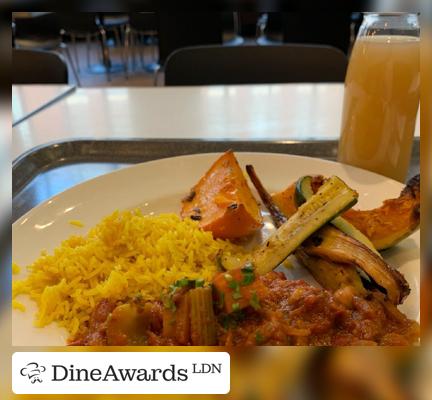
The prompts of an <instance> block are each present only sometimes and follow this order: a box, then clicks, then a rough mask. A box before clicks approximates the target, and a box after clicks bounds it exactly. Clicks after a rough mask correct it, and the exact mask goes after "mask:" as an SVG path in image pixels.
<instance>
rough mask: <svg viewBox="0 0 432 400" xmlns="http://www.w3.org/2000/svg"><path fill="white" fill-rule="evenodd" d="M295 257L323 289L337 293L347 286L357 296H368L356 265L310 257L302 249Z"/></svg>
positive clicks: (297, 251)
mask: <svg viewBox="0 0 432 400" xmlns="http://www.w3.org/2000/svg"><path fill="white" fill-rule="evenodd" d="M295 255H296V257H297V259H298V260H299V261H300V262H301V263H302V264H303V265H304V266H305V267H306V269H307V270H308V271H309V272H310V274H311V275H312V276H313V277H314V279H315V280H316V281H317V282H318V283H319V284H320V285H321V286H322V287H323V288H325V289H327V290H331V291H332V292H335V291H336V290H338V289H341V288H343V287H345V286H351V287H352V288H353V289H354V291H355V293H356V295H358V296H362V297H364V296H366V294H367V291H366V289H365V287H364V286H363V282H362V280H361V278H360V275H359V274H358V272H357V268H356V267H355V266H354V265H349V264H344V265H342V264H336V263H334V262H330V261H327V260H324V259H322V258H319V257H312V256H309V255H308V254H307V253H306V252H305V251H304V250H303V248H301V247H300V248H299V249H297V250H296V252H295Z"/></svg>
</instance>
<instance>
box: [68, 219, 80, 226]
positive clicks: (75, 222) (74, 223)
mask: <svg viewBox="0 0 432 400" xmlns="http://www.w3.org/2000/svg"><path fill="white" fill-rule="evenodd" d="M69 223H70V224H71V225H73V226H76V227H77V228H83V227H84V224H83V223H82V221H80V220H78V219H71V220H70V221H69Z"/></svg>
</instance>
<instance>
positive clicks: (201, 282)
mask: <svg viewBox="0 0 432 400" xmlns="http://www.w3.org/2000/svg"><path fill="white" fill-rule="evenodd" d="M203 286H204V279H202V278H199V279H197V280H196V281H195V287H196V288H198V287H203Z"/></svg>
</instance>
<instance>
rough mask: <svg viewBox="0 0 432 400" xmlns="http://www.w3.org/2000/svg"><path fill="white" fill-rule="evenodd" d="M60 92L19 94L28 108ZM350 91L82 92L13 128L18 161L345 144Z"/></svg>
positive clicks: (289, 87) (320, 87) (322, 87)
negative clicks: (59, 146)
mask: <svg viewBox="0 0 432 400" xmlns="http://www.w3.org/2000/svg"><path fill="white" fill-rule="evenodd" d="M52 90H55V89H54V88H53V86H52V85H51V87H46V86H45V87H41V86H32V87H30V86H28V87H25V88H22V85H19V86H17V87H16V88H15V91H19V92H20V93H21V96H22V100H21V103H26V104H27V103H30V102H31V101H34V99H37V98H41V97H42V96H44V95H45V93H49V92H50V91H52ZM343 90H344V87H343V84H338V83H336V84H335V83H332V84H273V85H232V86H231V85H230V86H198V87H197V86H195V87H145V88H135V87H117V88H112V87H110V88H78V89H76V90H75V91H74V92H73V93H72V94H71V95H69V96H67V97H64V98H62V99H61V100H59V101H57V102H55V103H54V104H53V105H51V106H49V107H47V108H45V109H43V110H42V111H40V112H38V113H37V114H35V115H33V116H31V117H30V118H28V119H26V120H24V121H23V122H21V123H19V124H18V125H16V126H15V127H14V128H13V158H16V157H18V156H19V155H20V154H22V153H23V152H25V151H27V150H29V149H31V148H33V147H35V146H38V145H41V144H45V143H48V142H52V141H58V140H67V139H77V138H90V139H102V138H111V139H115V138H152V139H154V138H191V139H225V140H229V139H232V140H234V139H236V140H258V139H260V140H307V139H317V140H324V139H338V137H339V131H340V120H341V112H342V101H343ZM13 97H14V96H13ZM13 104H15V103H14V99H13ZM14 113H15V111H14ZM419 132H420V129H419V122H418V123H417V127H416V135H417V136H418V135H419Z"/></svg>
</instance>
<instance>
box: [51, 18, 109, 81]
mask: <svg viewBox="0 0 432 400" xmlns="http://www.w3.org/2000/svg"><path fill="white" fill-rule="evenodd" d="M57 18H58V23H59V25H60V26H61V34H62V36H65V35H66V36H70V38H71V40H72V44H73V48H74V54H75V62H76V64H77V69H78V71H79V69H80V65H79V59H78V52H77V45H76V41H77V39H86V47H87V67H88V68H89V69H90V68H91V65H90V64H91V63H90V43H91V41H92V39H97V40H99V43H100V46H101V52H102V62H103V67H104V72H105V74H106V77H107V80H108V81H110V80H111V68H112V63H111V57H110V51H109V47H108V42H107V33H106V30H105V28H104V27H103V26H102V24H101V22H100V16H99V15H98V13H95V12H79V13H66V12H61V13H57Z"/></svg>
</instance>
